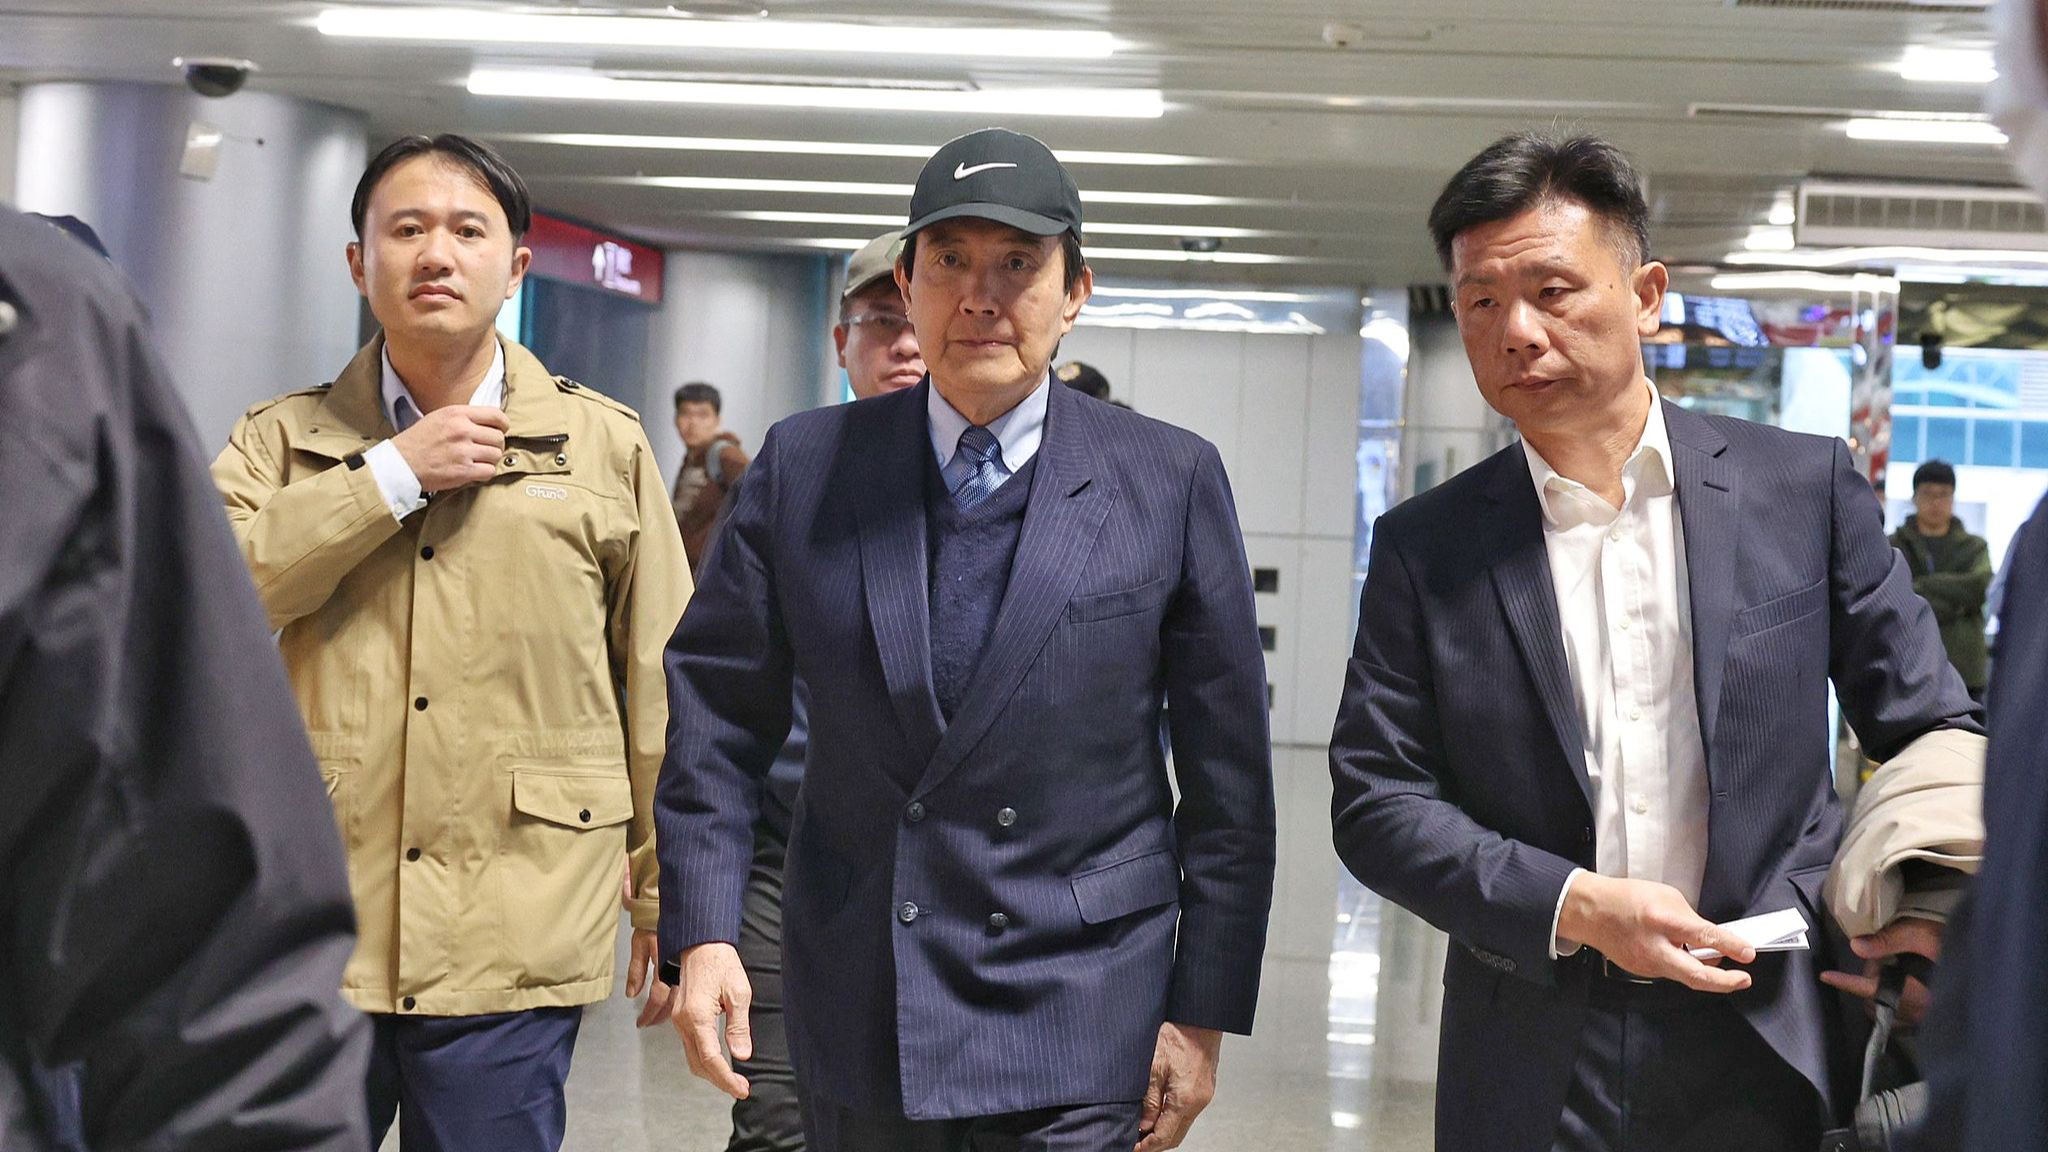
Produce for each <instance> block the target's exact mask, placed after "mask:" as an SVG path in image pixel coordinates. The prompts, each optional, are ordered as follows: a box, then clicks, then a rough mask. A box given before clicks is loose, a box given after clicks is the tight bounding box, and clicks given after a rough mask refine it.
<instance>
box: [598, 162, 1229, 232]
mask: <svg viewBox="0 0 2048 1152" xmlns="http://www.w3.org/2000/svg"><path fill="white" fill-rule="evenodd" d="M591 179H592V180H594V181H596V182H597V183H600V184H633V185H639V186H641V187H647V188H683V189H690V190H694V191H704V192H815V193H821V194H824V195H828V196H892V197H896V198H899V199H903V200H908V199H909V198H910V194H911V193H912V192H913V191H915V188H914V187H913V186H912V185H909V184H878V183H869V182H866V181H859V180H757V179H753V178H750V177H741V176H597V177H591ZM1081 200H1082V202H1084V203H1094V204H1158V205H1165V206H1167V207H1173V208H1209V207H1219V206H1224V205H1231V204H1242V203H1245V201H1242V200H1238V199H1235V198H1233V197H1229V196H1201V195H1196V194H1194V193H1189V192H1087V191H1084V192H1082V193H1081ZM892 219H895V218H894V217H892ZM900 222H901V221H899V223H900ZM1174 234H1175V235H1179V233H1177V232H1176V233H1174Z"/></svg>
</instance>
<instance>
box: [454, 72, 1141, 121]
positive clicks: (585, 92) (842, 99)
mask: <svg viewBox="0 0 2048 1152" xmlns="http://www.w3.org/2000/svg"><path fill="white" fill-rule="evenodd" d="M469 92H470V95H472V96H509V97H516V98H520V99H528V100H600V101H605V102H608V103H614V104H711V105H721V106H729V107H749V108H819V109H830V110H834V111H865V112H924V113H934V114H937V113H947V114H952V115H959V116H1059V117H1096V118H1107V119H1126V120H1156V119H1158V118H1159V117H1161V116H1164V115H1165V114H1166V100H1165V97H1163V96H1162V95H1161V94H1160V92H1159V90H1158V89H1156V88H982V89H975V90H972V91H964V92H963V91H955V90H952V89H929V88H855V87H838V86H830V85H804V84H738V83H730V84H729V83H711V82H706V81H698V80H621V79H618V78H616V77H611V76H601V75H599V74H597V73H595V72H577V71H562V70H551V69H529V68H477V69H475V70H473V71H472V72H470V74H469Z"/></svg>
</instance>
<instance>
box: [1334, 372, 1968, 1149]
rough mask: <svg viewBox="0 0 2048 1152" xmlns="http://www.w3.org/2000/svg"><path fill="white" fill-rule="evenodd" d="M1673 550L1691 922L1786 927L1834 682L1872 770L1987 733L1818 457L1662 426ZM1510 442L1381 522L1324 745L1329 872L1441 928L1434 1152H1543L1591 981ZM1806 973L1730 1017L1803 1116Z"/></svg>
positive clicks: (1537, 596)
mask: <svg viewBox="0 0 2048 1152" xmlns="http://www.w3.org/2000/svg"><path fill="white" fill-rule="evenodd" d="M1664 414H1665V419H1666V422H1667V424H1668V426H1669V428H1670V433H1671V442H1672V452H1673V455H1674V457H1675V460H1674V468H1675V471H1676V472H1677V477H1676V480H1677V485H1678V504H1679V515H1680V517H1681V519H1682V521H1683V523H1684V528H1685V556H1686V567H1687V573H1688V578H1689V583H1690V589H1691V599H1692V626H1693V667H1694V673H1693V674H1694V680H1695V688H1696V691H1697V693H1698V703H1699V716H1700V731H1701V736H1702V738H1703V740H1704V741H1705V744H1706V753H1707V775H1708V779H1709V787H1710V789H1711V793H1710V800H1709V805H1710V806H1709V816H1708V820H1709V824H1708V828H1707V868H1706V876H1705V880H1704V883H1703V885H1702V890H1701V892H1700V901H1699V911H1700V913H1701V914H1702V915H1703V916H1705V917H1707V918H1708V919H1710V920H1714V921H1717V922H1718V921H1725V920H1730V919H1734V918H1736V917H1739V916H1745V915H1751V914H1755V913H1761V912H1768V911H1775V910H1776V909H1779V908H1785V907H1790V906H1797V907H1800V908H1802V909H1803V910H1804V912H1805V914H1806V916H1807V919H1808V921H1809V922H1810V923H1813V924H1814V925H1816V927H1819V926H1822V925H1823V924H1824V923H1826V920H1825V916H1826V914H1825V911H1824V908H1823V905H1822V902H1821V900H1820V886H1821V882H1822V881H1823V879H1824V878H1825V877H1826V875H1827V870H1828V866H1829V864H1830V863H1831V862H1832V860H1833V859H1834V852H1835V847H1836V844H1837V842H1838V841H1839V840H1840V838H1841V825H1842V817H1841V810H1840V806H1839V804H1838V802H1837V800H1836V797H1835V791H1834V788H1833V785H1832V781H1831V771H1830V770H1831V767H1832V765H1831V764H1830V762H1829V758H1828V755H1827V749H1828V748H1829V747H1830V737H1831V733H1830V732H1829V730H1828V704H1827V686H1828V681H1829V679H1830V678H1832V679H1833V681H1834V684H1835V689H1836V691H1837V693H1838V694H1839V696H1840V698H1841V703H1842V707H1843V709H1844V710H1845V712H1846V713H1847V715H1848V717H1849V720H1850V722H1851V723H1852V724H1853V725H1854V726H1855V729H1856V732H1857V734H1858V735H1859V736H1860V737H1861V738H1862V740H1863V744H1864V747H1865V748H1866V749H1867V750H1869V751H1870V753H1871V755H1873V756H1875V757H1878V758H1880V759H1882V758H1884V757H1886V756H1889V755H1891V754H1892V753H1893V752H1894V751H1896V750H1897V749H1898V748H1900V747H1901V746H1903V745H1904V744H1905V743H1907V742H1908V741H1910V740H1912V739H1913V738H1914V737H1916V736H1919V735H1921V734H1922V733H1925V732H1927V731H1930V730H1932V729H1935V728H1942V727H1964V728H1970V729H1972V730H1979V729H1978V727H1977V726H1978V719H1979V712H1978V710H1977V709H1976V707H1975V705H1973V704H1972V703H1971V701H1970V699H1969V696H1968V695H1967V693H1966V692H1965V691H1964V688H1963V683H1962V680H1961V679H1960V678H1959V677H1958V676H1957V675H1956V674H1955V671H1954V670H1953V669H1952V668H1950V667H1949V664H1948V660H1947V658H1946V656H1944V654H1943V652H1942V647H1941V637H1940V635H1939V633H1938V631H1937V630H1936V627H1935V623H1934V617H1933V615H1932V613H1931V612H1930V611H1929V609H1928V608H1927V605H1926V603H1925V602H1924V601H1922V600H1921V599H1920V598H1919V597H1918V596H1916V595H1914V594H1913V586H1912V579H1911V576H1910V575H1909V574H1908V572H1907V571H1906V569H1905V567H1904V565H1903V562H1902V561H1901V560H1900V559H1899V557H1898V554H1897V553H1896V552H1895V551H1893V549H1892V547H1891V545H1890V544H1889V543H1888V542H1887V541H1886V539H1885V535H1884V528H1883V516H1882V514H1881V512H1880V510H1879V508H1878V505H1877V501H1876V497H1875V496H1874V495H1873V494H1872V492H1871V490H1870V485H1869V484H1868V483H1866V482H1865V481H1864V479H1863V478H1862V477H1861V476H1859V475H1857V473H1856V471H1855V469H1854V468H1853V467H1852V466H1851V463H1850V459H1849V454H1848V451H1847V448H1846V447H1845V446H1844V445H1843V444H1842V443H1841V442H1840V441H1838V440H1834V439H1832V438H1828V437H1818V436H1804V435H1798V434H1795V433H1791V432H1786V431H1784V430H1782V429H1777V428H1770V427H1766V426H1763V425H1760V424H1753V423H1749V422H1747V421H1742V420H1734V419H1728V418H1725V417H1717V416H1702V415H1698V414H1695V413H1692V412H1689V411H1687V410H1685V409H1683V408H1679V407H1677V406H1675V405H1671V404H1666V405H1665V408H1664ZM1571 693H1572V687H1571V678H1570V674H1569V672H1568V670H1567V668H1566V666H1565V653H1564V644H1563V639H1562V628H1561V625H1560V624H1559V620H1558V614H1557V603H1556V598H1555V596H1554V595H1553V593H1552V588H1551V580H1550V566H1549V559H1548V556H1547V554H1546V552H1545V549H1544V543H1543V517H1542V509H1541V507H1540V506H1539V504H1538V502H1537V497H1536V491H1535V487H1534V485H1533V484H1532V483H1531V482H1530V479H1529V470H1528V466H1527V464H1526V463H1525V461H1524V458H1523V449H1522V447H1521V445H1519V444H1517V445H1514V446H1512V447H1510V448H1508V449H1507V450H1505V451H1503V452H1501V453H1499V454H1498V455H1496V456H1494V457H1493V458H1492V459H1490V460H1488V461H1485V462H1484V463H1482V464H1480V465H1478V466H1477V467H1475V468H1473V469H1471V470H1470V471H1468V472H1466V473H1464V474H1462V475H1460V476H1458V477H1456V478H1454V479H1453V480H1451V481H1449V482H1448V483H1446V484H1444V485H1443V486H1442V487H1440V488H1437V489H1435V490H1433V491H1431V492H1428V493H1425V494H1423V495H1421V496H1418V497H1416V498H1415V499H1413V500H1410V501H1408V502H1406V503H1405V504H1403V505H1401V506H1400V507H1398V508H1396V509H1394V510H1393V511H1391V512H1389V513H1388V514H1387V515H1386V516H1385V517H1383V518H1382V519H1381V520H1380V522H1379V525H1378V527H1377V529H1376V530H1375V532H1374V535H1373V543H1372V559H1371V566H1370V568H1369V570H1368V574H1367V576H1366V583H1365V592H1364V595H1363V598H1362V600H1361V605H1360V610H1359V627H1358V641H1357V647H1356V649H1355V651H1354V652H1353V656H1352V660H1351V663H1350V669H1349V676H1348V680H1347V682H1346V686H1345V694H1344V704H1343V707H1342V710H1341V711H1340V713H1339V715H1338V718H1337V727H1336V733H1335V736H1334V737H1333V739H1332V742H1331V748H1330V769H1331V774H1332V776H1333V778H1334V780H1335V783H1336V794H1335V798H1334V800H1333V803H1332V813H1333V817H1334V822H1335V831H1336V843H1337V850H1338V853H1339V855H1341V856H1342V857H1343V859H1344V862H1345V864H1346V865H1347V866H1349V867H1350V869H1351V871H1352V872H1353V873H1354V874H1356V875H1357V876H1358V878H1359V879H1360V880H1362V881H1364V882H1365V883H1366V884H1368V885H1370V886H1371V887H1372V888H1374V889H1375V890H1376V891H1379V892H1380V893H1382V894H1384V895H1386V896H1387V897H1389V898H1390V899H1392V900H1394V901H1396V902H1398V903H1400V904H1401V905H1402V906H1404V907H1406V908H1409V909H1411V910H1413V911H1414V912H1416V913H1417V914H1419V915H1421V916H1422V917H1423V918H1424V919H1427V920H1428V921H1430V922H1431V923H1433V924H1435V925H1437V926H1438V927H1439V928H1442V929H1444V930H1445V931H1446V932H1448V933H1450V935H1451V937H1452V938H1453V941H1454V944H1453V946H1452V948H1451V952H1450V958H1449V960H1448V962H1447V964H1446V966H1445V972H1444V984H1445V992H1444V1008H1443V1036H1442V1047H1441V1050H1440V1053H1441V1054H1440V1058H1439V1059H1440V1072H1439V1079H1438V1084H1437V1100H1438V1108H1437V1140H1438V1143H1437V1147H1438V1148H1439V1149H1442V1150H1444V1152H1462V1150H1465V1149H1472V1150H1482V1149H1483V1150H1484V1152H1523V1150H1527V1152H1538V1150H1547V1149H1549V1148H1550V1147H1551V1141H1552V1138H1553V1135H1554V1132H1555V1128H1556V1124H1557V1120H1558V1116H1559V1114H1560V1112H1561V1110H1562V1108H1563V1104H1564V1096H1565V1091H1566V1087H1567V1083H1568V1080H1569V1077H1570V1074H1571V1069H1572V1065H1573V1062H1574V1060H1575V1059H1576V1054H1577V1050H1578V1044H1579V1036H1580V1033H1581V1031H1582V1029H1583V1025H1584V1013H1585V1005H1586V981H1587V979H1588V976H1589V971H1588V968H1587V966H1586V964H1585V962H1584V961H1583V960H1577V961H1573V960H1565V961H1552V960H1551V959H1550V958H1549V944H1550V929H1551V921H1552V916H1553V914H1554V912H1555V909H1556V907H1557V898H1558V894H1559V893H1560V892H1561V891H1562V890H1563V885H1564V882H1565V878H1566V877H1567V876H1568V875H1569V874H1570V872H1571V870H1572V869H1573V868H1574V867H1583V868H1586V869H1588V870H1590V869H1592V868H1593V866H1594V843H1593V815H1592V800H1591V785H1590V783H1589V781H1588V777H1587V773H1586V765H1585V755H1584V741H1583V738H1582V735H1581V733H1580V730H1579V720H1578V709H1577V707H1576V705H1575V704H1574V701H1573V698H1572V695H1571ZM1828 935H1831V934H1830V933H1816V934H1815V937H1814V942H1815V945H1816V950H1815V951H1813V952H1790V953H1778V954H1774V955H1767V956H1763V957H1759V959H1758V962H1757V963H1756V964H1755V965H1753V966H1752V967H1751V969H1750V970H1751V971H1752V973H1753V974H1754V977H1755V980H1754V984H1753V986H1752V987H1751V988H1750V990H1749V991H1747V992H1743V993H1739V994H1737V995H1735V996H1734V997H1733V998H1732V999H1733V1001H1734V1003H1735V1006H1736V1007H1737V1008H1738V1009H1739V1010H1740V1011H1741V1012H1742V1013H1743V1015H1744V1016H1745V1017H1747V1019H1748V1020H1749V1021H1750V1023H1751V1024H1752V1025H1753V1026H1754V1027H1755V1028H1756V1030H1757V1032H1758V1033H1759V1034H1760V1035H1762V1037H1763V1038H1764V1039H1765V1040H1766V1041H1768V1042H1769V1043H1770V1044H1771V1046H1772V1047H1773V1048H1774V1049H1775V1050H1776V1051H1777V1052H1778V1053H1779V1054H1780V1055H1782V1056H1783V1057H1784V1058H1785V1060H1786V1061H1787V1063H1789V1064H1790V1065H1791V1066H1792V1067H1793V1068H1795V1069H1797V1070H1798V1071H1800V1072H1801V1073H1803V1074H1804V1075H1805V1076H1806V1077H1807V1078H1808V1079H1809V1080H1811V1081H1812V1083H1813V1084H1814V1085H1815V1087H1816V1090H1817V1096H1816V1103H1817V1104H1818V1103H1819V1102H1820V1101H1822V1100H1826V1101H1827V1102H1828V1104H1829V1106H1830V1107H1831V1108H1839V1107H1840V1106H1841V1105H1842V1104H1844V1103H1846V1101H1844V1100H1842V1099H1840V1098H1838V1096H1837V1095H1836V1093H1837V1092H1838V1091H1840V1092H1845V1093H1849V1094H1853V1093H1854V1092H1855V1090H1856V1087H1857V1083H1856V1079H1855V1077H1854V1073H1853V1070H1850V1071H1848V1072H1847V1073H1846V1074H1845V1072H1844V1068H1845V1065H1844V1064H1843V1063H1842V1061H1843V1060H1844V1059H1845V1058H1853V1055H1854V1054H1853V1053H1852V1052H1850V1051H1849V1050H1848V1049H1849V1045H1848V1044H1847V1043H1846V1037H1845V1035H1844V1033H1843V1029H1844V1028H1845V1027H1846V1021H1845V1020H1843V1019H1841V1018H1839V1017H1838V1016H1837V1012H1836V1009H1837V1007H1838V1005H1837V1003H1836V1001H1835V999H1834V995H1833V993H1830V992H1828V991H1827V990H1826V989H1825V988H1824V987H1823V986H1822V985H1820V984H1819V983H1818V982H1817V979H1816V976H1817V973H1818V972H1819V971H1821V970H1822V968H1823V967H1824V966H1825V967H1845V966H1847V967H1854V968H1856V969H1857V970H1860V961H1857V960H1856V959H1855V958H1854V957H1853V956H1850V955H1848V954H1847V951H1846V948H1845V947H1842V948H1840V951H1839V953H1837V952H1836V951H1835V949H1836V948H1837V947H1840V942H1839V941H1831V940H1829V939H1826V938H1824V937H1826V936H1828Z"/></svg>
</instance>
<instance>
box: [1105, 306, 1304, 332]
mask: <svg viewBox="0 0 2048 1152" xmlns="http://www.w3.org/2000/svg"><path fill="white" fill-rule="evenodd" d="M1075 323H1076V324H1078V325H1080V326H1083V327H1088V328H1137V329H1142V330H1145V331H1153V332H1157V331H1171V332H1249V333H1253V334H1256V335H1260V336H1321V335H1322V334H1323V333H1324V332H1326V331H1328V330H1327V329H1325V328H1324V327H1323V326H1322V325H1320V324H1317V323H1316V322H1314V321H1313V320H1310V319H1309V318H1308V317H1306V316H1303V315H1302V314H1301V313H1299V312H1290V313H1288V315H1287V319H1285V320H1236V319H1225V318H1220V317H1211V318H1208V319H1191V318H1189V317H1185V316H1118V315H1108V316H1105V315H1102V314H1100V313H1091V312H1089V311H1088V308H1087V307H1086V306H1083V307H1082V309H1081V318H1080V319H1079V320H1077V321H1075Z"/></svg>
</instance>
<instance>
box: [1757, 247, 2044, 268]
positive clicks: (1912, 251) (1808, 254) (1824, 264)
mask: <svg viewBox="0 0 2048 1152" xmlns="http://www.w3.org/2000/svg"><path fill="white" fill-rule="evenodd" d="M1724 262H1725V263H1728V264H1742V265H1765V266H1768V267H1774V268H1842V267H1846V266H1849V265H1854V264H2030V265H2043V264H2048V251H2033V250H2027V249H1998V248H1920V247H1914V246H1911V245H1902V244H1890V245H1882V246H1871V247H1862V248H1804V249H1796V250H1794V251H1791V252H1730V253H1729V254H1728V255H1727V256H1726V257H1725V258H1724Z"/></svg>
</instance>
